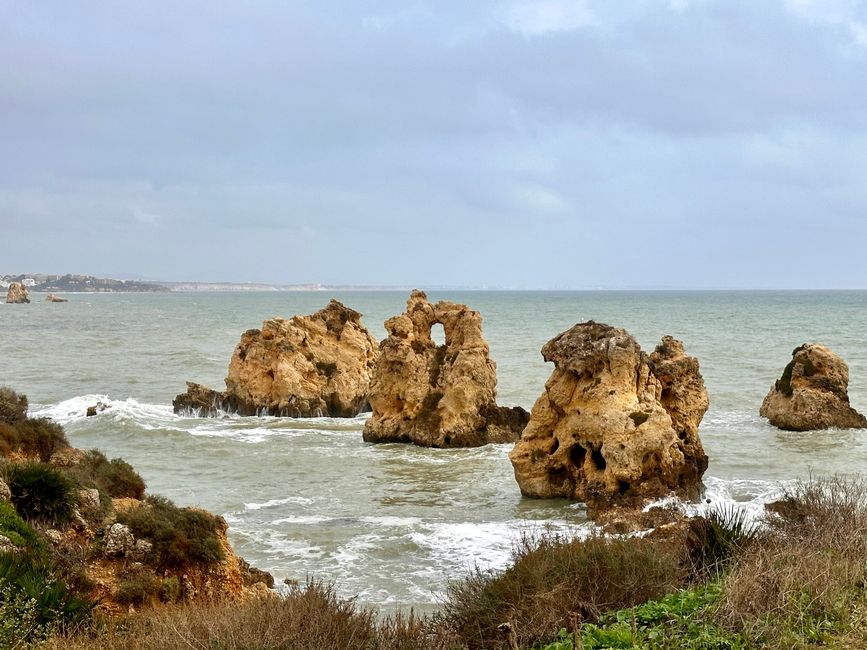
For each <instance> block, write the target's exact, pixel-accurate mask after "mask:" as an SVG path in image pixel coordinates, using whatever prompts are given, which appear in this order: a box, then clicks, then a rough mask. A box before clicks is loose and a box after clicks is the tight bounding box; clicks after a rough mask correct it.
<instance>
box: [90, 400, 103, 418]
mask: <svg viewBox="0 0 867 650" xmlns="http://www.w3.org/2000/svg"><path fill="white" fill-rule="evenodd" d="M108 408H109V405H108V404H106V403H105V402H97V403H96V404H92V405H91V406H88V407H87V411H85V415H86V416H87V417H89V418H92V417H93V416H95V415H99V414H100V413H102V412H103V411H105V410H108Z"/></svg>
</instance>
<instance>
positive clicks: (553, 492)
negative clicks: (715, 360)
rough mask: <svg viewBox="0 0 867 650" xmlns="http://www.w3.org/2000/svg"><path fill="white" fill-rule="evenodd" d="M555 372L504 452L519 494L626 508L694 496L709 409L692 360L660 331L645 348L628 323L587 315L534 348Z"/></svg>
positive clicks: (593, 508)
mask: <svg viewBox="0 0 867 650" xmlns="http://www.w3.org/2000/svg"><path fill="white" fill-rule="evenodd" d="M542 357H543V358H544V359H545V361H552V362H553V363H554V371H553V373H552V374H551V377H550V378H549V379H548V381H547V382H546V384H545V392H544V393H542V395H541V396H540V397H539V399H538V400H536V404H535V405H534V406H533V410H532V412H531V414H530V422H529V424H528V425H527V428H526V429H524V433H523V434H522V435H521V439H520V440H519V441H518V443H517V444H516V445H515V448H514V449H513V450H512V452H511V453H510V454H509V458H510V460H511V461H512V465H513V467H514V470H515V478H516V479H517V481H518V485H519V486H520V488H521V492H522V494H524V495H525V496H529V497H536V498H550V497H565V498H567V499H576V500H579V501H583V502H585V503H586V504H587V506H588V510H589V512H590V514H591V516H595V513H598V512H600V511H602V510H604V509H605V508H607V507H611V506H627V507H633V506H638V505H641V504H643V503H644V502H645V501H646V500H648V499H653V498H658V497H663V496H666V495H669V494H676V495H678V496H681V497H684V498H690V499H692V498H696V497H697V496H698V495H699V493H700V490H701V477H702V474H703V473H704V471H705V470H706V469H707V456H706V455H705V453H704V450H703V448H702V445H701V441H700V440H699V437H698V426H699V423H700V422H701V419H702V417H703V416H704V414H705V411H707V408H708V397H707V391H706V390H705V386H704V381H703V379H702V376H701V373H700V372H699V364H698V360H697V359H695V357H691V356H689V355H687V354H685V352H684V350H683V345H682V344H681V342H680V341H677V340H675V339H673V338H671V337H669V336H666V337H665V338H664V339H663V340H662V343H661V344H660V345H658V346H657V348H656V350H655V351H654V352H653V353H652V354H651V355H649V356H648V355H647V354H645V353H644V352H642V351H641V348H640V346H639V345H638V343H637V342H636V341H635V339H634V338H633V337H632V336H630V335H629V333H627V332H626V330H623V329H620V328H615V327H611V326H609V325H604V324H602V323H595V322H593V321H589V322H586V323H580V324H578V325H575V326H573V327H572V328H571V329H569V330H567V331H565V332H563V333H562V334H560V335H558V336H557V337H555V338H553V339H551V340H550V341H548V343H546V344H545V345H544V346H543V347H542Z"/></svg>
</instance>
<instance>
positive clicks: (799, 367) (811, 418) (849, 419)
mask: <svg viewBox="0 0 867 650" xmlns="http://www.w3.org/2000/svg"><path fill="white" fill-rule="evenodd" d="M848 389H849V367H848V366H847V365H846V362H845V361H843V360H842V359H841V358H840V357H838V356H837V355H836V354H834V352H832V351H831V350H829V349H828V348H826V347H825V346H824V345H819V344H817V343H807V344H805V345H802V346H800V347H798V348H795V349H794V350H793V351H792V360H791V361H790V362H789V365H787V366H786V368H785V370H783V376H782V377H780V378H779V379H778V380H777V382H776V383H775V384H774V385H773V386H772V387H771V390H770V392H769V393H768V394H767V396H766V397H765V399H764V401H763V402H762V407H761V409H760V410H759V414H760V415H761V416H762V417H765V418H768V420H769V421H770V423H771V424H773V425H774V426H775V427H779V428H780V429H786V430H788V431H809V430H812V429H828V428H830V427H839V428H841V429H854V428H862V427H867V418H865V417H864V416H863V415H861V414H860V413H858V411H856V410H855V409H853V408H852V407H851V406H849V393H848Z"/></svg>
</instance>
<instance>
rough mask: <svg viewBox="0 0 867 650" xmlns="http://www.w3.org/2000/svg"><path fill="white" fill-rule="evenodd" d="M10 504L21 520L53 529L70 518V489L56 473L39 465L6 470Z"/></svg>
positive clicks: (10, 467) (22, 465)
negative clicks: (46, 524) (50, 525)
mask: <svg viewBox="0 0 867 650" xmlns="http://www.w3.org/2000/svg"><path fill="white" fill-rule="evenodd" d="M6 482H7V483H8V484H9V489H10V490H11V491H12V503H13V505H14V506H15V509H16V510H17V511H18V513H19V514H20V515H21V516H22V517H24V518H25V519H29V520H32V521H42V522H45V523H48V524H52V525H57V524H63V523H66V522H67V521H69V519H70V517H71V516H72V502H73V497H72V490H73V485H72V483H71V482H70V480H69V479H68V478H66V476H64V475H63V474H62V473H61V472H60V471H58V470H56V469H54V468H53V467H50V466H48V465H44V464H42V463H23V464H19V463H13V464H11V465H8V466H7V467H6Z"/></svg>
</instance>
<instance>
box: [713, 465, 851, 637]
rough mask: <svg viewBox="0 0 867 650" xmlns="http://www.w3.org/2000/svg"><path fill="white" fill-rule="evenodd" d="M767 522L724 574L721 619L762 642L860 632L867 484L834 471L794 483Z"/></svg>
mask: <svg viewBox="0 0 867 650" xmlns="http://www.w3.org/2000/svg"><path fill="white" fill-rule="evenodd" d="M768 523H769V526H770V532H769V534H768V535H766V536H764V537H763V538H762V539H761V540H759V541H758V542H757V543H755V544H753V545H752V546H751V547H750V548H748V549H746V550H745V551H744V552H743V553H742V554H741V555H740V556H739V557H738V559H737V562H736V563H735V566H734V568H733V569H732V571H731V573H730V574H729V575H728V576H727V577H726V579H725V583H724V597H723V600H722V603H721V606H720V610H719V612H718V616H719V619H720V620H721V621H722V622H724V623H725V624H727V625H728V626H730V627H732V628H735V629H739V630H742V631H743V632H744V633H745V634H746V635H747V636H749V637H751V638H754V639H756V640H757V642H761V643H763V644H764V645H766V646H767V647H780V648H782V647H802V646H801V645H800V644H801V643H804V644H808V643H814V642H815V643H824V642H825V641H826V640H828V639H829V638H832V637H834V636H835V635H836V636H839V635H840V634H858V630H859V629H861V630H862V632H863V629H864V628H863V623H864V620H863V619H864V618H865V612H867V608H865V603H867V592H865V585H867V483H865V481H864V480H852V479H845V478H841V477H836V478H832V479H823V480H812V481H809V482H807V483H804V484H801V485H798V486H797V487H795V488H794V489H793V490H792V491H791V492H790V493H789V494H787V495H786V496H785V498H784V499H783V500H782V501H781V502H779V503H778V504H776V505H775V507H774V508H773V512H772V514H770V515H769V518H768ZM859 620H860V622H859ZM803 647H807V646H806V645H805V646H803Z"/></svg>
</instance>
